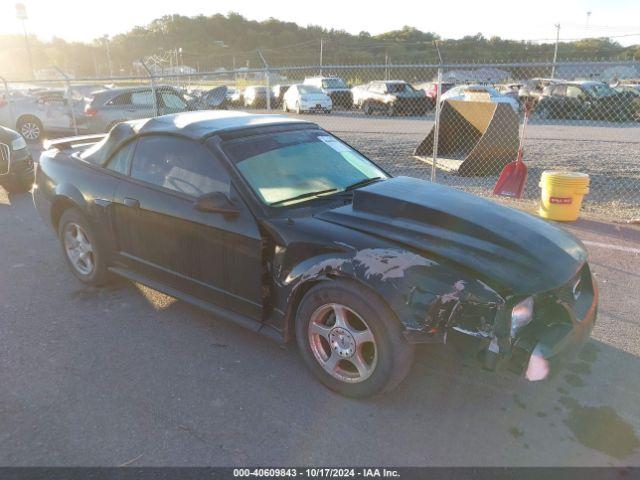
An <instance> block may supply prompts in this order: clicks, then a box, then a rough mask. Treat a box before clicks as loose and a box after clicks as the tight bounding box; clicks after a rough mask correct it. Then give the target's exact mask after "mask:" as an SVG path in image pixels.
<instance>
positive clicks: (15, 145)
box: [11, 137, 27, 150]
mask: <svg viewBox="0 0 640 480" xmlns="http://www.w3.org/2000/svg"><path fill="white" fill-rule="evenodd" d="M23 148H27V142H26V141H25V139H24V138H22V137H18V138H16V139H14V140H12V141H11V149H12V150H22V149H23Z"/></svg>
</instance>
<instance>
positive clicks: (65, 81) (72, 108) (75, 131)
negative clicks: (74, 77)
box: [53, 65, 78, 135]
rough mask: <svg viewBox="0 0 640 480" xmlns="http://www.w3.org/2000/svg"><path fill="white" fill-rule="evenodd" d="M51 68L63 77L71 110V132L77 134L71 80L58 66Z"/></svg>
mask: <svg viewBox="0 0 640 480" xmlns="http://www.w3.org/2000/svg"><path fill="white" fill-rule="evenodd" d="M53 68H55V69H56V71H57V72H58V73H59V74H60V75H62V77H63V78H64V83H65V84H66V85H67V102H68V105H69V110H70V111H71V121H72V122H73V133H75V134H76V135H78V122H77V121H76V109H75V105H74V104H73V97H72V96H71V80H70V79H69V76H68V75H67V74H66V73H64V72H63V71H62V69H60V68H59V67H56V66H55V65H54V67H53Z"/></svg>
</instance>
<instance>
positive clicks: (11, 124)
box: [0, 77, 16, 128]
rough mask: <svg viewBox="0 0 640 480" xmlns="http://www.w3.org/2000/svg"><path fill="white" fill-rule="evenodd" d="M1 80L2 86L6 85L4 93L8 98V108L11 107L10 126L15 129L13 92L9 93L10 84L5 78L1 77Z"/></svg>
mask: <svg viewBox="0 0 640 480" xmlns="http://www.w3.org/2000/svg"><path fill="white" fill-rule="evenodd" d="M0 80H2V84H3V85H4V92H5V95H6V96H7V106H8V107H9V124H10V127H11V128H14V127H15V126H16V119H15V118H14V116H13V105H12V104H11V92H9V84H8V83H7V81H6V80H5V78H4V77H0Z"/></svg>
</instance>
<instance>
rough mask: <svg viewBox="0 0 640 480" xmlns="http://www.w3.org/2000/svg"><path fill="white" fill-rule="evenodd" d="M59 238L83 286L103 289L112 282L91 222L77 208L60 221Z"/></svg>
mask: <svg viewBox="0 0 640 480" xmlns="http://www.w3.org/2000/svg"><path fill="white" fill-rule="evenodd" d="M58 236H59V238H60V243H61V244H62V250H63V253H64V256H65V260H66V261H67V264H68V265H69V267H70V269H71V271H72V272H73V274H74V275H75V276H76V277H77V278H78V279H79V280H80V281H81V282H83V283H86V284H87V285H92V286H96V287H97V286H100V285H103V284H104V283H106V281H107V279H108V273H109V272H108V270H107V261H106V252H105V249H104V248H103V247H102V245H101V243H100V242H99V241H98V238H97V237H96V235H95V234H94V233H93V230H92V228H91V226H90V225H89V223H88V222H87V220H85V218H84V217H83V216H82V214H80V212H79V211H78V210H76V209H75V208H70V209H68V210H66V211H65V212H64V213H63V214H62V217H61V218H60V223H59V225H58Z"/></svg>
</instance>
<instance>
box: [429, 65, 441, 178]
mask: <svg viewBox="0 0 640 480" xmlns="http://www.w3.org/2000/svg"><path fill="white" fill-rule="evenodd" d="M441 93H442V67H438V80H437V85H436V113H435V119H434V122H435V124H434V126H433V163H432V164H431V181H432V182H435V181H436V168H437V164H438V137H439V134H440V95H441Z"/></svg>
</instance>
